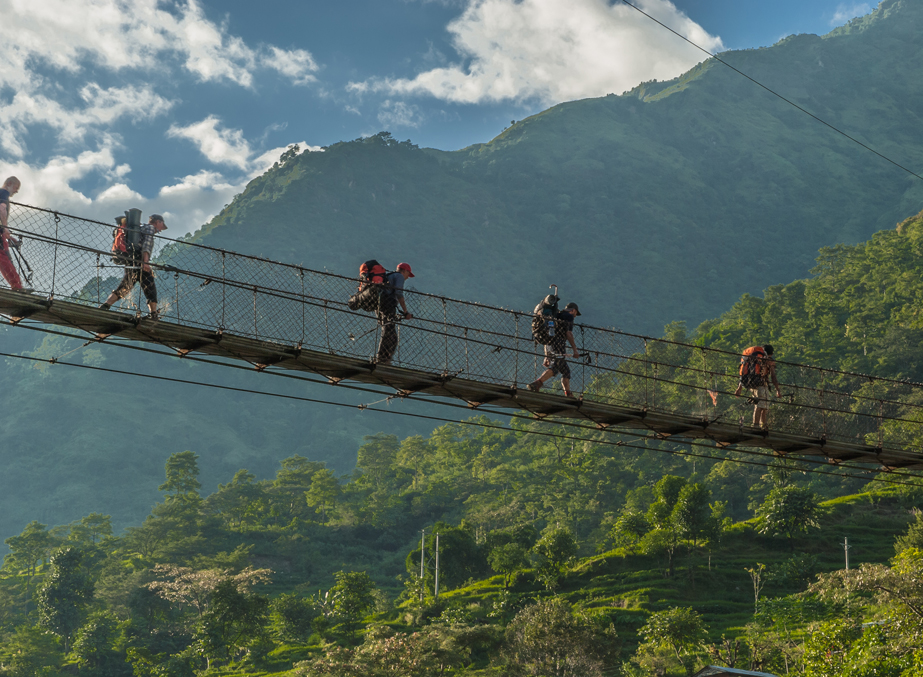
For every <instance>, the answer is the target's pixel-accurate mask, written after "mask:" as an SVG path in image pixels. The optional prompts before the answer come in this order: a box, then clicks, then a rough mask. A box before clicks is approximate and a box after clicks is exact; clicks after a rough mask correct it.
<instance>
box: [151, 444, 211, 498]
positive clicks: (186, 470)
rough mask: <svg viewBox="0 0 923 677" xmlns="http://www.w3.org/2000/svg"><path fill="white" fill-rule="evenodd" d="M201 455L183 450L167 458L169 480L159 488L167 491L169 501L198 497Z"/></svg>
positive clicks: (200, 486)
mask: <svg viewBox="0 0 923 677" xmlns="http://www.w3.org/2000/svg"><path fill="white" fill-rule="evenodd" d="M198 459H199V456H198V454H196V453H195V452H193V451H182V452H177V453H174V454H170V458H168V459H167V466H166V470H167V481H166V482H164V483H163V484H161V485H160V486H159V487H158V489H159V490H160V491H164V492H166V493H167V501H168V502H171V501H181V500H184V499H190V498H198V497H199V489H201V488H202V484H201V483H200V482H199V463H198Z"/></svg>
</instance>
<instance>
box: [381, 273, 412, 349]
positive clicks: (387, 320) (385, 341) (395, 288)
mask: <svg viewBox="0 0 923 677" xmlns="http://www.w3.org/2000/svg"><path fill="white" fill-rule="evenodd" d="M411 277H416V275H414V274H413V271H412V270H411V269H410V264H409V263H398V264H397V270H395V271H394V272H393V273H388V274H387V275H385V276H384V286H383V287H382V290H381V300H380V302H379V306H378V311H377V312H378V326H379V327H381V340H380V341H379V342H378V357H377V359H376V362H377V363H378V364H391V359H392V358H393V357H394V353H395V352H396V351H397V327H395V326H394V325H395V323H396V322H397V306H398V304H400V306H401V310H403V311H404V313H403V318H404V319H405V320H410V319H413V315H411V314H410V312H409V311H408V310H407V303H406V302H405V301H404V282H405V281H406V280H408V279H410V278H411Z"/></svg>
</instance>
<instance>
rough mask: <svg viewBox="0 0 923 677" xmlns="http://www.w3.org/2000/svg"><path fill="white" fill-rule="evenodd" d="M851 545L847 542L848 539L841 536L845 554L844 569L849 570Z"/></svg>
mask: <svg viewBox="0 0 923 677" xmlns="http://www.w3.org/2000/svg"><path fill="white" fill-rule="evenodd" d="M851 547H852V546H851V545H850V544H849V539H848V538H846V537H845V536H844V537H843V554H845V555H846V571H849V549H850V548H851Z"/></svg>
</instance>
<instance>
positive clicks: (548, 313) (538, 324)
mask: <svg viewBox="0 0 923 677" xmlns="http://www.w3.org/2000/svg"><path fill="white" fill-rule="evenodd" d="M551 287H552V288H553V289H554V291H555V293H554V294H549V295H548V296H546V297H545V298H543V299H542V300H541V301H540V302H539V304H538V305H537V306H535V310H533V311H532V340H533V341H535V342H536V343H537V344H538V345H540V346H547V345H551V340H552V339H553V338H554V323H555V319H556V318H557V316H558V301H560V300H561V299H560V298H559V297H558V288H557V286H555V285H551Z"/></svg>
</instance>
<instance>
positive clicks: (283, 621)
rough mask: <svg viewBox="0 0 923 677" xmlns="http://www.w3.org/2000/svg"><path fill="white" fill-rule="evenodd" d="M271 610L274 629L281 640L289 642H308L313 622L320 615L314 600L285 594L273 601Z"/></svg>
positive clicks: (270, 604)
mask: <svg viewBox="0 0 923 677" xmlns="http://www.w3.org/2000/svg"><path fill="white" fill-rule="evenodd" d="M269 608H270V618H271V619H272V625H273V629H274V630H275V632H276V634H277V635H278V636H279V637H280V638H282V639H283V640H285V641H289V642H300V643H303V642H307V641H308V638H310V637H311V633H312V622H313V621H314V619H315V618H317V616H318V614H319V611H318V609H317V606H316V605H315V604H314V600H313V599H311V598H304V597H299V596H298V595H295V594H293V593H285V594H282V595H279V596H278V597H276V598H275V599H274V600H272V601H271V602H270V603H269Z"/></svg>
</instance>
